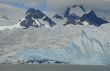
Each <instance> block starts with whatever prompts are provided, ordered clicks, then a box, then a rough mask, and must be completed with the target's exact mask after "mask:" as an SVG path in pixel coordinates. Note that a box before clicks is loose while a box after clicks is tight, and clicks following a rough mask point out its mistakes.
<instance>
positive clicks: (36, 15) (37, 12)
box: [26, 8, 45, 19]
mask: <svg viewBox="0 0 110 71" xmlns="http://www.w3.org/2000/svg"><path fill="white" fill-rule="evenodd" d="M44 16H45V14H44V13H42V12H41V11H40V10H35V9H33V8H30V9H29V10H28V11H27V12H26V19H30V18H32V17H33V18H35V19H41V18H43V17H44Z"/></svg>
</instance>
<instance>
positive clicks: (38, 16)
mask: <svg viewBox="0 0 110 71" xmlns="http://www.w3.org/2000/svg"><path fill="white" fill-rule="evenodd" d="M20 22H21V23H20V26H23V27H24V28H29V27H30V26H34V27H41V26H42V25H44V26H45V27H52V26H53V25H55V24H56V23H55V22H54V21H53V20H51V19H50V18H49V17H48V16H46V15H45V14H44V13H43V12H41V11H40V10H35V9H33V8H30V9H29V10H28V11H27V12H26V16H25V19H24V20H23V21H20Z"/></svg>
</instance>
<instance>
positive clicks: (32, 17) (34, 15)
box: [20, 5, 108, 28]
mask: <svg viewBox="0 0 110 71" xmlns="http://www.w3.org/2000/svg"><path fill="white" fill-rule="evenodd" d="M56 20H57V21H58V20H59V21H63V24H62V25H64V26H66V25H68V24H73V25H77V24H79V25H94V26H97V27H99V26H101V25H102V24H106V23H108V21H107V20H105V19H103V18H100V17H98V16H97V15H96V13H95V12H94V11H93V10H89V11H88V10H86V9H85V8H84V7H83V6H82V5H73V6H72V7H68V8H67V10H65V12H64V13H58V14H55V15H54V16H53V17H52V18H50V17H49V16H47V15H46V14H45V13H43V12H41V11H40V10H35V9H33V8H30V9H29V10H28V11H27V12H26V15H25V19H24V20H22V21H20V26H22V27H24V28H29V27H30V26H34V27H37V28H38V27H41V26H46V27H53V26H54V25H57V22H56Z"/></svg>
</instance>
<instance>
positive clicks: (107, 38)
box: [0, 5, 110, 65]
mask: <svg viewBox="0 0 110 71" xmlns="http://www.w3.org/2000/svg"><path fill="white" fill-rule="evenodd" d="M74 10H75V11H74ZM91 12H92V15H93V17H95V20H97V21H98V22H100V20H101V21H102V22H104V23H98V22H96V21H95V23H93V22H94V19H92V20H91ZM65 13H67V14H65ZM85 15H86V16H85ZM83 16H84V18H83V21H81V19H82V17H83ZM0 19H1V18H0ZM32 21H34V23H32ZM107 21H108V20H107ZM107 21H106V20H105V19H103V18H101V17H99V16H98V15H97V14H96V12H95V11H86V9H85V8H83V6H82V5H74V6H73V7H70V10H69V8H68V9H67V10H66V11H65V12H64V13H56V14H55V15H54V16H52V17H50V16H49V15H47V14H46V13H43V12H41V11H40V10H34V9H29V10H28V11H27V13H26V16H25V17H24V18H22V19H21V20H20V21H19V22H18V23H17V24H14V25H10V26H0V37H1V38H0V63H2V64H83V65H88V64H89V65H109V64H110V52H109V50H110V32H109V26H110V23H108V22H107ZM91 22H92V25H91ZM9 23H10V22H9ZM64 24H66V25H64ZM94 24H99V25H100V26H99V25H98V26H95V25H94Z"/></svg>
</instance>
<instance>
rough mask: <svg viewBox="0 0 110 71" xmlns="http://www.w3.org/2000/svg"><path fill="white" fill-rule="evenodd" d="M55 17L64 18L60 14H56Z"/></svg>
mask: <svg viewBox="0 0 110 71" xmlns="http://www.w3.org/2000/svg"><path fill="white" fill-rule="evenodd" d="M53 18H58V19H63V17H62V16H60V15H59V14H56V15H55V16H54V17H53Z"/></svg>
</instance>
